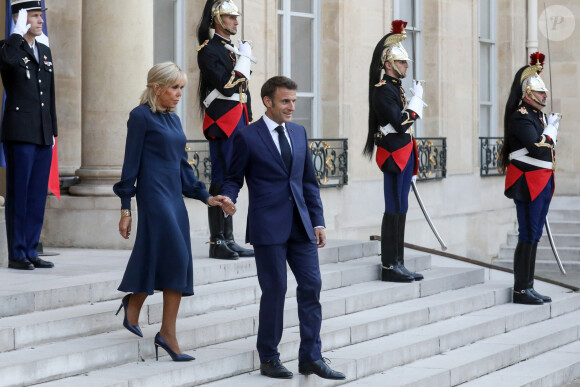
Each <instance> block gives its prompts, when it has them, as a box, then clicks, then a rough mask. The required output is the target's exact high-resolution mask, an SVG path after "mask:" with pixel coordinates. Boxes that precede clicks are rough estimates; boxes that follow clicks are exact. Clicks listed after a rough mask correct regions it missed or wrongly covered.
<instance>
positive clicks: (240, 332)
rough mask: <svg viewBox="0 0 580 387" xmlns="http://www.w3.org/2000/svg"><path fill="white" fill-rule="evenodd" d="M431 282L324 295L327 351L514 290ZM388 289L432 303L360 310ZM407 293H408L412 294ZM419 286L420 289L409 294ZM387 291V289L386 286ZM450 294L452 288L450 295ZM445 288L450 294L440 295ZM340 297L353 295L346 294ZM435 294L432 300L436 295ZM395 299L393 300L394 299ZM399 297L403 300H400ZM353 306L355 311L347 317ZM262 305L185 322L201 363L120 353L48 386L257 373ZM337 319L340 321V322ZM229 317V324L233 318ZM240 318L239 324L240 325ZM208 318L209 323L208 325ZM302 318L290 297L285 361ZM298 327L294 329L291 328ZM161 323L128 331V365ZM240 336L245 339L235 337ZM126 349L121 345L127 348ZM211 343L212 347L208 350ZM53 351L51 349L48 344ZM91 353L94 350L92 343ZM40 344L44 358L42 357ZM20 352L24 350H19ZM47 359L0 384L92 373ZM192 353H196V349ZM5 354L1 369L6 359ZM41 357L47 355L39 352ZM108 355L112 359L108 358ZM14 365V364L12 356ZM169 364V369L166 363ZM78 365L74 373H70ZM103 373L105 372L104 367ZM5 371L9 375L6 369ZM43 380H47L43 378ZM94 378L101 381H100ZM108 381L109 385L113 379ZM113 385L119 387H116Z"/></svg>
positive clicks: (184, 331)
mask: <svg viewBox="0 0 580 387" xmlns="http://www.w3.org/2000/svg"><path fill="white" fill-rule="evenodd" d="M425 275H426V279H425V280H424V281H421V282H415V283H411V284H391V283H388V284H387V283H379V282H378V281H376V283H375V284H367V285H369V286H375V287H376V288H375V289H372V290H373V293H374V294H375V296H374V299H375V301H372V302H371V301H369V299H370V298H371V297H369V296H365V295H361V294H360V293H359V292H357V291H354V290H353V292H349V291H348V290H344V289H346V288H343V289H336V290H335V291H329V292H324V293H323V296H322V298H321V300H322V302H323V303H324V305H323V314H324V315H323V317H324V318H325V320H324V321H323V327H322V343H323V346H324V350H330V349H334V348H338V347H342V346H345V345H350V344H351V343H353V342H359V341H364V340H370V339H372V338H374V337H380V336H382V335H385V334H389V333H393V332H397V331H401V330H404V329H406V328H407V327H409V326H419V325H422V324H426V323H429V322H433V321H436V320H437V319H444V318H448V317H450V316H456V315H459V314H462V313H467V312H470V311H473V310H477V309H481V308H487V307H490V306H493V305H495V303H496V301H497V300H503V302H505V301H507V298H508V297H509V294H510V290H509V288H508V287H503V288H501V289H493V288H489V287H486V286H485V285H478V286H473V287H470V288H467V289H463V291H457V290H454V291H452V290H451V289H455V288H463V287H465V286H471V285H473V284H475V283H481V282H482V281H483V275H484V270H483V269H481V268H433V269H431V270H428V271H427V272H426V273H425ZM383 286H386V287H387V289H393V288H395V289H397V288H398V289H403V290H401V291H404V292H409V293H407V295H410V293H413V296H426V297H424V298H418V299H412V300H409V301H404V302H397V303H396V304H391V305H386V306H380V307H376V308H374V309H370V310H363V311H358V312H356V311H355V310H357V308H358V309H360V308H361V307H368V306H373V305H375V304H376V303H377V302H379V300H381V298H382V297H380V295H381V291H380V289H381V288H383ZM405 288H406V289H405ZM409 288H413V289H409ZM383 289H384V288H383ZM447 290H450V291H447ZM438 291H443V293H437V294H434V293H436V292H438ZM340 293H345V294H344V295H340ZM382 293H384V294H385V295H387V294H389V293H393V294H396V292H393V291H383V292H382ZM429 294H432V295H429ZM342 296H347V297H348V298H350V302H348V301H346V300H347V298H345V299H344V300H343V299H341V297H342ZM390 297H391V296H387V297H385V298H387V301H384V300H383V301H381V302H388V299H389V298H390ZM396 297H397V296H396ZM361 299H364V300H366V301H365V302H366V303H367V305H360V301H359V300H361ZM349 304H350V305H351V308H353V309H351V310H352V311H353V313H350V314H345V313H346V310H347V309H348V308H349V307H348V306H347V305H349ZM257 310H258V306H257V305H253V306H246V307H240V308H237V309H236V310H235V315H234V316H232V313H231V312H228V311H222V312H217V313H216V314H213V316H209V315H208V316H206V315H204V316H195V317H190V318H187V319H181V320H180V321H179V322H178V332H179V340H180V345H181V347H182V349H183V350H188V349H190V348H197V349H196V350H195V351H194V352H193V354H194V356H196V357H197V358H198V359H199V361H198V360H196V361H195V362H193V363H189V364H179V363H174V362H171V361H169V360H170V359H169V358H168V357H167V356H163V358H162V360H163V361H160V362H159V363H157V362H155V361H151V360H146V361H144V362H137V361H136V360H133V361H132V363H131V364H125V365H122V366H119V367H114V366H115V365H116V364H118V361H117V360H116V356H115V351H108V352H109V354H108V355H107V356H108V357H109V359H110V365H109V367H114V368H108V369H101V370H95V371H94V372H89V374H88V376H84V375H82V376H76V377H72V378H66V379H62V380H55V381H53V382H51V383H49V384H48V385H54V386H57V385H83V386H91V385H95V386H96V385H102V386H106V385H127V384H126V383H129V384H131V385H143V386H145V385H150V386H161V385H195V384H198V383H201V382H209V381H212V380H217V379H221V378H224V377H228V376H231V375H234V374H239V373H244V372H248V371H251V370H253V369H255V367H256V365H257V364H259V363H258V360H257V356H256V353H255V352H256V351H255V341H256V337H255V336H254V334H255V332H256V326H257ZM334 314H338V316H336V317H333V315H334ZM228 318H229V320H228ZM232 318H235V319H237V320H234V321H232ZM202 320H204V322H203V323H202V322H200V321H202ZM297 323H298V321H297V317H296V309H295V299H289V300H287V303H286V310H285V325H286V326H287V327H286V329H285V333H284V337H283V340H282V342H281V344H280V347H279V349H280V352H281V354H282V358H283V359H284V360H290V359H294V358H296V355H297V352H298V344H299V337H300V335H299V329H298V327H297V325H296V324H297ZM288 325H290V326H288ZM158 327H159V325H154V326H151V327H146V328H145V329H144V335H145V336H146V337H147V338H146V339H136V338H131V337H129V338H128V334H127V333H126V332H123V335H124V336H123V337H124V338H125V340H124V341H123V342H127V341H130V342H133V343H136V342H138V343H140V344H139V346H138V347H139V348H131V350H135V352H134V353H132V355H131V356H129V355H126V354H125V355H124V356H119V357H120V358H121V359H120V360H119V361H121V360H123V359H126V358H127V357H129V358H133V359H151V358H152V357H153V352H154V348H153V344H152V340H151V338H152V337H153V335H154V334H155V332H156V330H157V329H158ZM119 334H120V332H114V333H111V334H104V335H99V336H94V337H89V338H83V339H77V340H92V341H99V342H103V341H106V339H105V338H107V339H112V338H113V337H114V338H115V339H118V338H119V336H118V335H119ZM235 336H238V337H240V338H238V339H235ZM218 338H219V339H220V340H221V341H223V340H230V341H225V342H221V343H216V344H213V345H211V344H212V340H214V341H215V340H218ZM119 345H121V343H120V344H119ZM203 345H207V346H205V347H204V346H203ZM47 347H48V346H47ZM87 347H88V348H91V346H90V345H87ZM41 349H42V348H41V347H39V348H37V350H36V353H39V352H41V351H40V350H41ZM15 352H18V351H15ZM42 352H43V353H44V357H45V358H47V360H48V358H50V359H51V360H52V362H53V364H54V366H53V367H51V370H52V376H48V375H38V372H37V371H36V369H35V368H34V367H33V364H36V363H37V362H38V360H37V359H32V361H31V360H30V359H25V358H20V359H19V360H20V361H19V362H18V363H17V364H16V365H14V364H12V365H10V366H8V365H7V366H6V367H5V369H3V368H2V367H0V379H2V378H4V372H6V373H7V375H6V377H10V375H11V372H9V371H6V369H9V368H10V369H11V368H14V367H15V366H17V367H21V366H22V367H26V368H29V369H30V372H29V375H30V376H29V377H28V378H26V379H24V380H25V383H38V382H40V381H42V380H47V379H48V378H51V379H58V378H62V377H64V376H66V375H74V374H80V373H81V372H82V373H86V372H88V371H91V369H87V366H88V364H83V368H82V370H79V369H75V368H74V367H71V365H70V364H66V362H65V361H64V360H60V362H62V363H63V364H62V365H61V366H58V365H59V359H55V357H54V356H53V355H52V354H53V353H58V351H49V350H42ZM190 353H191V352H190ZM3 355H7V354H0V364H2V356H3ZM37 356H41V355H37ZM101 356H105V354H104V353H103V354H102V355H101ZM72 357H75V358H77V363H84V362H85V361H86V360H85V359H84V353H79V352H75V354H74V355H73V354H69V357H68V358H72ZM6 360H8V359H6ZM159 364H163V366H159ZM67 367H70V368H67ZM96 368H104V367H103V365H101V364H100V365H99V367H95V368H92V369H96ZM3 371H4V372H3ZM39 376H42V378H41V377H39ZM92 381H94V384H92V383H93V382H92ZM105 381H106V382H105ZM109 383H111V384H109Z"/></svg>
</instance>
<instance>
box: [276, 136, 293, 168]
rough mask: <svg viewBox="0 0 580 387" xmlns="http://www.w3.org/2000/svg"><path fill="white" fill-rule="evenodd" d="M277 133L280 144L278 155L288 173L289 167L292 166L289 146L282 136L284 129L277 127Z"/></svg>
mask: <svg viewBox="0 0 580 387" xmlns="http://www.w3.org/2000/svg"><path fill="white" fill-rule="evenodd" d="M276 132H278V142H279V143H280V154H281V155H282V161H284V164H285V165H286V169H287V170H288V172H290V167H291V166H292V151H291V150H290V144H289V143H288V139H287V138H286V134H284V127H283V126H278V127H277V128H276Z"/></svg>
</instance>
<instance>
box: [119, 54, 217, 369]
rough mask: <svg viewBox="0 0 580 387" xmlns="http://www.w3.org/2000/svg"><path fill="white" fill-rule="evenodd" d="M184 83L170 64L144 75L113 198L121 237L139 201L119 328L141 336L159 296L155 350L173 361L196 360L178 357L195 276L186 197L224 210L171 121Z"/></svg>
mask: <svg viewBox="0 0 580 387" xmlns="http://www.w3.org/2000/svg"><path fill="white" fill-rule="evenodd" d="M186 82H187V78H186V75H185V73H184V72H183V71H182V70H181V69H180V68H179V67H178V66H177V65H176V64H175V63H172V62H165V63H160V64H157V65H155V66H153V68H151V70H149V73H148V75H147V88H146V89H145V91H144V92H143V94H142V96H141V103H140V105H139V106H137V107H136V108H135V109H133V111H131V114H130V116H129V121H128V122H127V143H126V147H125V161H124V163H123V172H122V176H121V181H119V182H118V183H117V184H115V185H114V187H113V190H114V191H115V194H117V195H118V196H119V197H120V198H121V220H120V221H119V232H120V233H121V236H122V237H123V238H125V239H128V238H129V234H130V233H131V197H133V196H136V197H137V203H138V208H139V222H138V232H137V236H136V238H135V245H134V247H133V251H132V253H131V258H130V259H129V262H128V264H127V268H126V270H125V275H124V276H123V280H122V281H121V285H120V286H119V290H120V291H122V292H128V293H129V294H127V295H126V296H125V297H123V300H122V303H121V306H120V307H119V310H118V311H117V313H119V311H120V310H121V307H122V308H123V309H124V311H125V318H124V320H123V325H124V326H125V328H127V329H128V330H129V331H130V332H132V333H134V334H136V335H138V336H141V337H142V336H143V334H142V332H141V329H140V328H139V325H138V324H139V313H140V311H141V307H142V306H143V302H144V301H145V299H146V298H147V296H148V295H151V294H153V292H154V291H155V290H160V291H163V320H162V323H161V329H160V331H159V333H157V335H156V336H155V341H154V344H155V353H156V358H158V347H162V348H163V349H165V350H166V351H167V353H169V355H170V356H171V358H172V359H173V360H174V361H190V360H194V358H193V357H192V356H189V355H186V354H183V353H181V350H180V349H179V344H178V342H177V337H176V332H175V331H176V329H175V325H176V319H177V312H178V309H179V304H180V302H181V297H182V296H191V295H193V268H192V258H191V241H190V236H189V219H188V216H187V210H186V208H185V203H184V201H183V196H186V197H189V198H192V199H198V200H200V201H202V202H204V203H206V204H208V205H209V206H221V201H220V200H221V199H222V197H220V196H216V197H213V196H210V194H209V193H208V192H207V191H206V189H205V185H204V184H203V183H202V182H200V181H198V180H197V179H196V177H195V175H194V172H193V169H192V168H191V166H190V165H189V163H188V161H187V154H186V151H185V141H186V138H185V134H184V133H183V129H182V127H181V122H180V120H179V117H178V116H177V115H176V114H175V113H173V111H174V109H175V106H176V105H177V103H178V102H179V100H180V98H181V93H182V89H183V87H184V86H185V83H186Z"/></svg>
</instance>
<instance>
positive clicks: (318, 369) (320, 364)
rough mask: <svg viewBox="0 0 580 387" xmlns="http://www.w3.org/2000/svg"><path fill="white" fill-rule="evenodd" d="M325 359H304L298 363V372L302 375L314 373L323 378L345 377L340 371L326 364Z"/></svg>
mask: <svg viewBox="0 0 580 387" xmlns="http://www.w3.org/2000/svg"><path fill="white" fill-rule="evenodd" d="M325 360H326V359H320V360H315V361H307V362H306V361H305V362H299V363H298V372H300V373H301V374H302V375H311V374H316V375H318V376H320V377H321V378H324V379H333V380H343V379H345V378H346V377H345V376H344V374H343V373H342V372H338V371H334V370H333V369H331V368H330V367H329V366H328V365H326V361H325Z"/></svg>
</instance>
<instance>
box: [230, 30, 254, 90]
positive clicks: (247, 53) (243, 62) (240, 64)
mask: <svg viewBox="0 0 580 387" xmlns="http://www.w3.org/2000/svg"><path fill="white" fill-rule="evenodd" d="M239 42H240V47H239V48H238V52H239V53H240V56H239V57H238V60H237V61H236V66H235V67H234V70H236V71H237V72H239V73H242V74H244V76H245V77H246V79H247V80H250V74H251V71H250V67H251V66H252V63H251V60H250V58H252V46H250V43H248V42H245V43H244V42H242V40H241V39H240V41H239Z"/></svg>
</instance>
